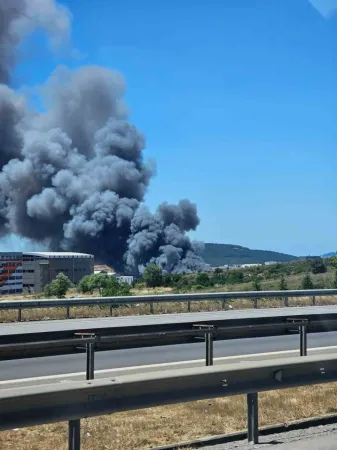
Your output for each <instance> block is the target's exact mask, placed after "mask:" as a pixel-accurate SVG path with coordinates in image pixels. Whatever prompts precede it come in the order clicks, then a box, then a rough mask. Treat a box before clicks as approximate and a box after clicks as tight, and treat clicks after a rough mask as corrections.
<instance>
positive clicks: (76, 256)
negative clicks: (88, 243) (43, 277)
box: [23, 252, 94, 259]
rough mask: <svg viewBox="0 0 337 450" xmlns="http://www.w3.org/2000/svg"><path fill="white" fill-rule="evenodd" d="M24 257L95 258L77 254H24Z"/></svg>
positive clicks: (86, 254) (85, 254)
mask: <svg viewBox="0 0 337 450" xmlns="http://www.w3.org/2000/svg"><path fill="white" fill-rule="evenodd" d="M23 255H24V256H25V255H28V256H39V257H41V258H47V259H49V258H93V257H94V255H90V254H89V253H76V252H24V253H23Z"/></svg>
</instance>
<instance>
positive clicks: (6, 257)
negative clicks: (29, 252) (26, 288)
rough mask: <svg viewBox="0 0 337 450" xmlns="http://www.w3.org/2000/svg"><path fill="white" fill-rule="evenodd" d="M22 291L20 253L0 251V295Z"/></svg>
mask: <svg viewBox="0 0 337 450" xmlns="http://www.w3.org/2000/svg"><path fill="white" fill-rule="evenodd" d="M21 292H22V253H20V252H0V295H6V294H19V293H21Z"/></svg>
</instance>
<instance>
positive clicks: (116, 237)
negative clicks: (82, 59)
mask: <svg viewBox="0 0 337 450" xmlns="http://www.w3.org/2000/svg"><path fill="white" fill-rule="evenodd" d="M0 16H1V17H4V18H5V20H4V21H3V23H1V24H0V168H1V172H0V234H1V235H6V234H8V233H15V234H17V235H20V236H23V237H27V238H29V239H31V240H33V241H38V242H44V243H45V244H46V245H48V246H49V247H50V248H51V249H53V250H61V249H63V250H77V251H84V252H90V253H93V254H95V256H96V258H97V259H98V260H100V261H102V262H106V263H109V264H111V265H112V266H113V267H115V268H116V269H117V270H129V271H135V270H140V271H141V270H142V269H143V268H144V266H146V264H148V263H150V262H154V263H156V264H159V265H160V266H161V267H162V268H163V269H164V270H166V271H169V272H188V271H195V270H201V269H202V268H203V267H204V263H203V260H202V258H201V257H200V256H197V253H196V246H195V245H194V244H192V243H191V241H190V239H189V238H188V236H187V235H186V232H188V231H190V230H195V228H196V227H197V225H198V224H199V218H198V216H197V210H196V206H195V205H194V204H192V203H190V202H189V201H188V200H181V201H180V202H179V204H178V205H169V204H167V203H163V204H162V205H160V206H159V207H158V209H157V212H156V213H155V214H151V213H150V212H149V211H148V210H147V208H146V207H145V206H144V204H143V203H142V202H143V199H144V195H145V193H146V189H147V187H148V185H149V182H150V179H151V177H152V176H153V175H154V167H153V164H149V163H146V162H144V159H143V154H142V152H143V149H144V147H145V139H144V136H143V135H142V134H141V133H139V132H138V131H137V129H136V128H135V127H134V126H133V125H131V124H130V123H129V122H128V120H127V108H126V106H125V104H124V103H123V95H124V92H125V84H124V79H123V77H122V76H121V75H120V74H118V73H115V72H112V71H110V70H108V69H105V68H101V67H94V66H87V67H82V68H80V69H77V70H75V71H69V70H68V69H67V68H65V67H59V68H57V69H56V71H55V72H54V73H53V74H52V75H51V77H50V78H49V80H48V81H47V82H46V83H45V85H44V86H42V87H40V92H41V93H42V101H43V103H44V107H45V111H44V112H37V111H31V110H30V109H29V108H28V107H27V104H26V101H25V98H23V97H21V96H20V95H18V94H17V93H16V92H14V91H13V90H11V89H10V88H9V86H8V85H9V82H10V79H11V71H12V69H13V67H14V63H15V58H16V55H17V53H16V48H17V46H18V44H19V43H20V41H21V39H23V38H24V37H25V35H26V34H27V33H30V32H32V31H34V29H35V28H36V27H42V28H44V29H45V30H46V31H47V33H48V35H49V38H50V40H51V43H52V45H53V46H55V45H57V44H60V43H61V42H62V37H64V36H65V38H66V39H68V37H69V36H68V35H69V30H70V26H69V24H70V16H69V13H68V12H67V10H66V9H65V8H63V7H60V6H58V5H57V4H55V3H54V0H2V1H1V2H0Z"/></svg>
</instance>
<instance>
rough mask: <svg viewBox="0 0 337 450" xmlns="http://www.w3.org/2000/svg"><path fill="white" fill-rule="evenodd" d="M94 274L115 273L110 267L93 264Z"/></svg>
mask: <svg viewBox="0 0 337 450" xmlns="http://www.w3.org/2000/svg"><path fill="white" fill-rule="evenodd" d="M94 272H95V273H101V272H106V273H115V271H114V270H113V269H112V267H109V266H107V265H106V264H95V265H94Z"/></svg>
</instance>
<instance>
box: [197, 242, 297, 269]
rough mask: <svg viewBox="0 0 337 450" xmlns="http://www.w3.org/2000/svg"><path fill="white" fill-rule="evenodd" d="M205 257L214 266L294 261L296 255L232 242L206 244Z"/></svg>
mask: <svg viewBox="0 0 337 450" xmlns="http://www.w3.org/2000/svg"><path fill="white" fill-rule="evenodd" d="M202 256H203V258H204V260H205V262H206V263H207V264H211V265H212V266H224V265H226V264H254V263H265V262H267V261H277V262H286V261H294V260H295V259H297V257H296V256H292V255H287V254H285V253H278V252H272V251H268V250H251V249H250V248H246V247H241V246H240V245H230V244H211V243H207V244H205V250H204V252H203V255H202Z"/></svg>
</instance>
